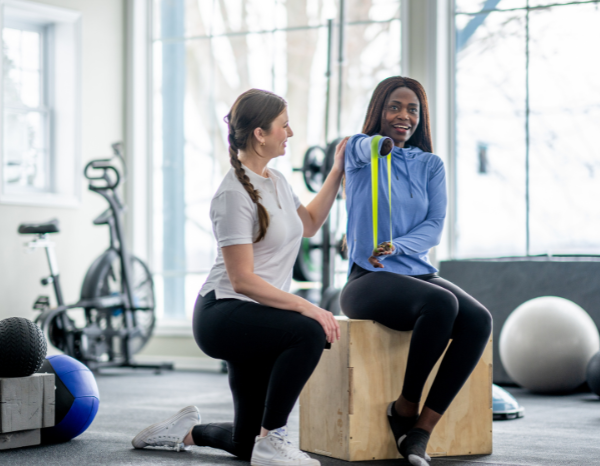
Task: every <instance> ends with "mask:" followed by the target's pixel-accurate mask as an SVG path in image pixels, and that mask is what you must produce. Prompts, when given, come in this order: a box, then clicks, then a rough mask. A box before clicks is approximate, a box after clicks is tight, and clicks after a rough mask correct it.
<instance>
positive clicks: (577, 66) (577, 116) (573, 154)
mask: <svg viewBox="0 0 600 466" xmlns="http://www.w3.org/2000/svg"><path fill="white" fill-rule="evenodd" d="M599 24H600V9H599V8H598V7H597V6H595V5H573V6H561V7H555V8H551V9H543V10H534V11H532V12H531V14H530V34H531V42H530V48H531V52H530V56H531V59H530V67H529V68H530V102H531V117H530V131H531V149H530V160H531V165H530V167H531V176H530V180H531V182H530V183H531V184H530V186H531V188H530V189H531V248H532V251H531V252H532V253H533V254H539V253H594V254H599V253H600V234H599V232H600V203H599V202H598V200H600V146H599V145H598V142H597V134H598V128H600V84H599V81H598V77H599V76H600V60H599V59H598V53H597V51H594V50H595V49H594V47H593V46H592V48H590V47H587V46H585V45H582V44H600V28H598V25H599ZM594 53H595V54H596V59H593V58H592V57H591V56H590V54H594Z"/></svg>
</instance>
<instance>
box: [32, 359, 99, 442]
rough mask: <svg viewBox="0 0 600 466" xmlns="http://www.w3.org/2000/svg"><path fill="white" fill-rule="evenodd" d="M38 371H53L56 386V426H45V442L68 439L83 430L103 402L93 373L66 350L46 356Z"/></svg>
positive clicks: (43, 431) (43, 439) (43, 434)
mask: <svg viewBox="0 0 600 466" xmlns="http://www.w3.org/2000/svg"><path fill="white" fill-rule="evenodd" d="M38 372H40V373H44V372H47V373H49V374H54V376H55V386H56V406H55V422H54V427H46V428H44V429H42V432H41V433H42V443H57V442H66V441H68V440H71V439H72V438H75V437H77V436H78V435H80V434H82V433H83V432H84V431H85V430H86V429H87V428H88V427H89V426H90V424H91V423H92V421H93V420H94V417H96V413H97V412H98V406H99V405H100V395H99V393H98V385H97V384H96V379H95V378H94V374H92V372H91V371H90V370H89V369H88V368H87V366H85V365H84V364H82V363H80V362H79V361H77V360H76V359H73V358H72V357H70V356H66V355H64V354H61V355H56V356H50V357H49V358H47V359H46V360H45V361H44V364H42V368H41V369H40V370H39V371H38Z"/></svg>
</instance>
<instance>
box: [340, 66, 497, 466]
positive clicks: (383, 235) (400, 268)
mask: <svg viewBox="0 0 600 466" xmlns="http://www.w3.org/2000/svg"><path fill="white" fill-rule="evenodd" d="M372 149H373V151H372ZM432 151H433V148H432V143H431V129H430V125H429V109H428V106H427V97H426V95H425V91H424V89H423V87H422V86H421V85H420V84H419V83H418V82H417V81H415V80H414V79H410V78H403V77H399V76H396V77H391V78H388V79H385V80H384V81H382V82H381V83H379V85H378V86H377V88H376V89H375V92H374V93H373V96H372V98H371V102H370V103H369V108H368V110H367V116H366V119H365V124H364V126H363V134H357V135H355V136H353V137H351V138H350V140H349V141H348V144H347V146H346V158H345V171H346V196H347V200H346V206H347V210H348V229H347V242H348V252H349V259H350V264H349V277H348V283H347V284H346V286H345V288H344V290H343V292H342V295H341V305H342V309H343V310H344V313H345V314H346V315H347V316H348V317H350V318H353V319H369V320H374V321H376V322H379V323H381V324H383V325H385V326H386V327H389V328H392V329H394V330H400V331H407V330H412V331H413V335H412V340H411V344H410V351H409V355H408V363H407V368H406V373H405V377H404V386H403V389H402V393H401V394H400V396H399V397H398V399H397V400H395V401H392V402H391V403H390V404H389V406H388V408H387V415H388V420H389V422H390V427H391V429H392V432H393V434H394V437H395V439H396V444H397V445H398V450H399V451H400V454H402V456H404V457H405V458H407V459H408V460H409V461H410V463H411V464H413V465H418V466H426V465H427V462H426V459H429V458H428V457H427V454H426V453H425V450H426V447H427V442H428V441H429V436H430V434H431V432H432V430H433V428H434V427H435V425H436V424H437V422H438V421H439V419H440V418H441V416H442V415H443V414H444V412H445V411H446V409H447V408H448V406H449V405H450V403H451V402H452V400H453V399H454V397H455V396H456V394H457V393H458V392H459V390H460V389H461V387H462V386H463V384H464V383H465V382H466V380H467V379H468V377H469V375H470V374H471V372H472V371H473V369H474V368H475V366H476V365H477V362H478V361H479V359H480V357H481V355H482V353H483V350H484V349H485V347H486V344H487V342H488V339H489V336H490V333H491V330H492V318H491V315H490V313H489V312H488V310H487V309H486V308H485V307H484V306H482V305H481V304H480V303H479V302H477V301H476V300H475V299H474V298H472V297H471V296H469V295H468V294H467V293H465V292H464V291H463V290H461V289H460V288H459V287H457V286H456V285H453V284H452V283H450V282H448V281H447V280H444V279H443V278H440V277H439V276H438V275H437V269H436V268H435V267H433V266H432V265H431V263H430V262H429V258H428V252H429V250H430V249H431V248H432V247H434V246H436V245H438V244H439V242H440V237H441V234H442V229H443V227H444V219H445V217H446V204H447V201H446V181H445V172H444V164H443V162H442V160H441V159H440V158H439V157H438V156H437V155H434V154H432ZM373 152H375V159H377V160H374V161H376V162H377V169H376V172H374V173H375V176H376V177H377V180H378V181H377V184H378V189H377V196H376V198H378V201H377V202H376V205H378V208H377V217H376V219H377V221H376V223H377V228H376V229H375V228H374V226H373V223H372V218H373V205H374V203H373V194H372V191H371V189H372V186H373V184H372V173H371V163H372V153H373ZM390 153H391V160H390V161H389V162H388V160H387V159H388V157H387V155H388V154H390ZM388 164H389V167H390V168H391V170H390V176H389V178H388ZM390 185H391V196H390V192H389V187H390ZM390 197H391V213H390ZM390 224H391V225H390ZM374 230H376V231H377V233H376V236H377V238H375V239H374V235H375V233H374ZM374 245H377V246H375V247H374ZM450 339H452V343H451V345H450V347H449V348H448V351H447V352H446V354H445V356H444V359H443V361H442V363H441V365H440V369H439V371H438V373H437V376H436V378H435V381H434V383H433V386H432V387H431V390H430V392H429V395H428V397H427V400H426V401H425V404H424V407H423V410H422V411H421V413H420V414H419V412H418V408H419V401H420V399H421V394H422V391H423V387H424V385H425V381H426V380H427V377H428V376H429V373H430V372H431V370H432V369H433V366H434V365H435V364H436V362H437V361H438V359H439V358H440V356H441V355H442V353H443V352H444V350H445V349H446V346H447V345H448V342H449V341H450ZM401 376H402V374H398V377H401Z"/></svg>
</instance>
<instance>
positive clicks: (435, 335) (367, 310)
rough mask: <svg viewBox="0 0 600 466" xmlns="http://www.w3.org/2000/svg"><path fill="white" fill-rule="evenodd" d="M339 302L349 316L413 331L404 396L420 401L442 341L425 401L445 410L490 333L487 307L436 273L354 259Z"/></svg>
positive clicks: (437, 408)
mask: <svg viewBox="0 0 600 466" xmlns="http://www.w3.org/2000/svg"><path fill="white" fill-rule="evenodd" d="M340 303H341V306H342V309H343V311H344V314H346V315H347V316H348V317H350V318H352V319H368V320H374V321H376V322H379V323H381V324H383V325H385V326H386V327H389V328H391V329H394V330H401V331H408V330H413V335H412V340H411V342H410V350H409V355H408V362H407V366H406V374H405V375H404V386H403V388H402V395H404V398H406V399H407V400H408V401H411V402H413V403H418V402H419V401H420V400H421V394H422V392H423V387H424V386H425V382H426V381H427V377H428V376H429V373H430V372H431V370H432V369H433V366H434V365H435V364H436V362H437V361H438V359H439V358H440V356H441V355H442V353H443V352H444V350H445V349H446V346H448V341H449V340H450V339H452V343H451V344H450V347H449V348H448V351H447V352H446V354H445V356H444V359H443V361H442V363H441V365H440V369H439V371H438V373H437V376H436V378H435V381H434V383H433V386H432V387H431V390H430V391H429V395H428V397H427V400H426V401H425V405H426V406H427V407H429V408H430V409H432V410H433V411H435V412H437V413H439V414H443V413H444V412H445V411H446V409H447V408H448V406H450V403H451V402H452V400H453V399H454V397H455V396H456V395H457V393H458V392H459V391H460V389H461V387H462V386H463V385H464V383H465V382H466V381H467V379H468V378H469V375H470V374H471V372H473V369H475V366H476V365H477V362H478V361H479V358H480V357H481V355H482V354H483V351H484V349H485V347H486V345H487V342H488V340H489V337H490V334H491V332H492V316H491V315H490V313H489V311H488V310H487V309H486V308H485V307H483V306H482V305H481V304H480V303H479V302H477V301H476V300H475V299H474V298H473V297H471V296H469V295H468V294H467V293H465V292H464V291H463V290H461V289H460V288H459V287H458V286H456V285H454V284H452V283H450V282H449V281H447V280H444V279H443V278H440V277H439V276H438V275H436V274H428V275H419V276H413V277H411V276H408V275H400V274H396V273H391V272H370V271H368V270H365V269H363V268H362V267H360V266H358V265H356V264H354V266H353V267H352V271H351V273H350V277H349V278H348V283H347V284H346V286H345V288H344V290H343V291H342V294H341V298H340Z"/></svg>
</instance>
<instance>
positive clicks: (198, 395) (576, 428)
mask: <svg viewBox="0 0 600 466" xmlns="http://www.w3.org/2000/svg"><path fill="white" fill-rule="evenodd" d="M97 381H98V385H99V388H100V396H101V400H100V410H99V412H98V415H97V416H96V419H95V421H94V422H93V424H92V425H91V426H90V428H89V429H88V430H87V431H86V432H85V433H84V434H82V435H81V436H80V437H78V438H76V439H74V440H72V441H71V442H68V443H66V444H60V445H52V446H38V447H30V448H22V449H17V450H8V451H3V452H0V463H1V464H6V465H11V466H13V465H44V466H50V465H60V466H68V465H77V466H83V465H104V464H106V465H138V464H139V465H154V464H156V465H177V466H179V465H180V466H184V465H188V464H190V465H191V464H199V463H202V464H206V465H223V466H226V465H231V466H244V465H247V464H248V463H246V462H243V461H240V460H237V459H235V458H234V457H232V456H231V455H229V454H227V453H225V452H222V451H220V450H213V449H210V448H198V447H194V448H192V450H191V451H188V452H182V453H176V452H173V451H166V450H158V449H145V450H134V449H133V448H132V446H131V443H130V442H131V439H132V438H133V437H134V435H135V434H137V433H138V431H140V430H141V429H142V428H144V427H146V426H148V425H149V424H152V423H154V422H156V421H158V420H161V419H162V418H165V417H168V416H170V415H171V414H173V413H175V412H176V411H178V410H179V409H180V408H182V407H184V406H187V405H191V404H194V405H196V406H198V408H199V409H200V413H201V415H202V420H203V422H215V421H226V420H230V419H232V417H233V406H232V402H231V395H230V393H229V388H228V384H227V376H226V375H224V374H220V373H216V372H208V371H207V372H183V371H175V372H165V373H163V374H161V375H154V374H153V373H152V372H146V371H119V370H113V371H111V372H109V371H104V372H103V373H101V374H100V375H98V376H97ZM509 391H510V392H511V393H512V394H513V395H514V396H515V397H516V398H517V399H518V400H519V402H520V403H521V405H523V406H524V407H525V417H524V418H523V419H518V420H511V421H495V422H494V453H493V454H492V455H489V456H488V455H486V456H469V457H451V458H434V459H433V460H432V462H431V465H432V466H442V465H447V466H460V465H470V464H477V465H489V466H494V465H504V466H508V465H514V466H516V465H545V466H546V465H548V466H549V465H551V466H563V465H564V466H567V465H569V466H570V465H577V466H582V465H600V436H599V435H600V434H599V433H598V432H599V431H600V398H599V397H597V396H596V395H593V394H590V393H578V394H573V395H566V396H539V395H533V394H531V393H529V392H527V391H526V390H522V389H513V388H510V389H509ZM289 428H290V434H291V437H292V440H293V441H295V442H298V409H297V407H296V409H295V410H294V412H293V413H292V416H291V417H290V420H289ZM313 456H314V457H315V458H318V459H319V460H320V461H321V464H322V465H323V466H344V465H348V464H349V463H347V462H345V461H341V460H334V459H331V458H327V457H322V456H318V455H313ZM359 464H360V465H361V466H388V465H389V466H391V465H399V466H400V465H404V464H407V465H408V462H406V461H404V460H386V461H367V462H361V463H359Z"/></svg>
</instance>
